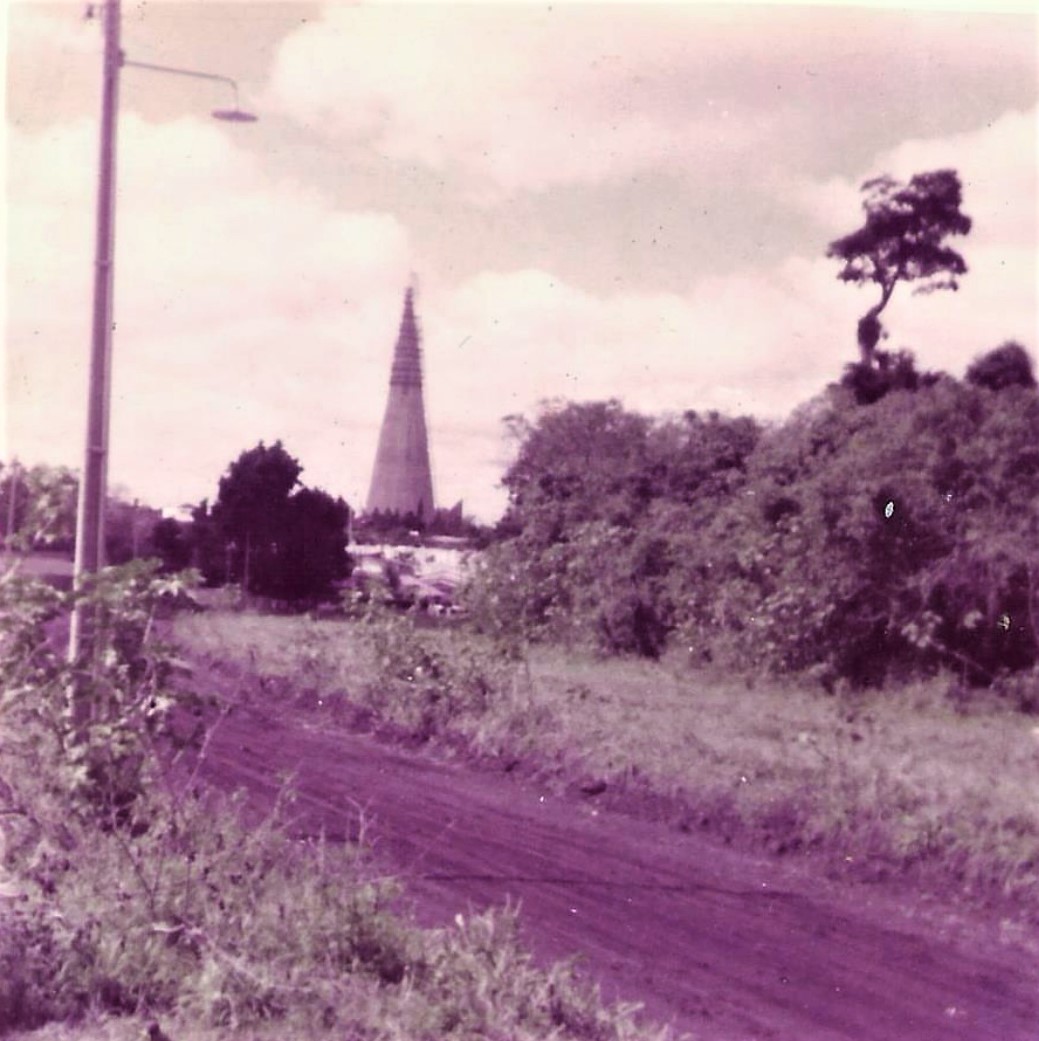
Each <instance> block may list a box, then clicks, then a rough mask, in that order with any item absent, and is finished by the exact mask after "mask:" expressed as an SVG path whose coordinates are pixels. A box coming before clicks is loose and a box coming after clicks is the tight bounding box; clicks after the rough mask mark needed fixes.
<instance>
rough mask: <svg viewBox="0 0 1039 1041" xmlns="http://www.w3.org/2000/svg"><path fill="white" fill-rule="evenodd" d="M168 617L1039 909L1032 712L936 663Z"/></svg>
mask: <svg viewBox="0 0 1039 1041" xmlns="http://www.w3.org/2000/svg"><path fill="white" fill-rule="evenodd" d="M379 625H385V626H388V628H389V629H390V630H391V633H390V635H388V636H387V635H386V634H385V633H382V632H381V630H380V629H379ZM179 633H180V635H181V636H182V637H183V638H184V639H185V640H186V641H187V642H188V643H189V644H190V645H191V646H192V647H194V648H195V649H196V651H197V652H203V653H208V654H209V655H211V656H217V657H220V658H221V659H222V660H223V661H225V662H234V663H236V666H235V667H238V668H241V669H247V670H255V671H256V672H258V673H260V674H264V675H269V676H279V677H283V678H285V679H287V680H289V681H290V684H291V685H292V686H294V687H296V688H297V689H298V688H301V687H306V686H308V685H310V686H312V687H313V689H315V690H320V691H321V692H323V693H324V694H326V695H329V696H339V697H342V698H346V699H348V700H350V701H352V702H353V703H355V704H359V705H366V706H368V707H374V708H375V709H377V710H378V712H379V713H381V714H382V716H383V717H384V718H386V719H388V720H391V721H394V722H395V723H397V724H398V725H400V726H404V727H405V728H406V729H408V730H409V732H410V733H412V734H415V735H417V736H419V737H423V738H432V739H437V738H449V739H450V742H449V743H453V744H455V745H457V743H458V742H459V741H461V742H463V743H464V745H465V746H466V747H467V748H469V749H470V750H471V751H472V752H473V753H474V754H483V755H487V754H490V755H494V756H499V757H502V758H504V759H507V760H509V761H510V762H511V763H515V762H517V761H519V762H524V763H526V764H527V765H528V766H529V768H530V769H533V770H541V771H542V772H543V774H544V775H545V776H546V777H551V776H554V777H556V778H558V779H559V783H560V784H568V783H570V784H577V783H583V784H584V785H585V786H587V783H588V782H589V781H592V782H595V784H596V787H601V786H602V785H603V784H605V791H604V794H603V796H602V797H603V798H604V799H606V800H613V801H614V803H615V804H616V805H618V806H620V807H625V806H627V807H628V808H630V809H632V810H633V811H635V812H642V813H658V814H660V815H662V816H664V817H666V818H668V819H669V820H670V821H671V822H672V823H674V824H677V825H678V826H680V827H682V828H685V829H690V830H692V829H696V830H701V831H704V832H706V833H710V834H714V835H717V836H719V837H721V838H722V839H724V840H725V841H728V842H733V843H738V844H742V845H746V846H749V847H751V848H757V849H765V850H768V851H771V852H774V853H781V854H795V853H798V854H807V853H811V854H814V855H815V856H817V857H818V858H821V860H822V861H823V863H824V864H825V865H826V867H827V868H828V869H829V870H830V871H831V872H832V871H839V872H840V873H842V874H845V875H851V876H854V877H856V878H860V879H874V880H875V879H883V878H900V879H912V880H915V882H917V883H918V884H920V885H922V886H924V887H925V888H929V889H932V890H934V891H935V892H941V893H942V894H945V895H949V894H958V895H959V896H961V897H968V898H971V899H973V900H975V901H977V902H985V901H997V902H998V903H999V904H1000V907H1001V911H1002V913H1003V914H1005V915H1007V916H1009V917H1010V918H1012V919H1017V920H1020V921H1032V922H1034V921H1039V800H1037V799H1036V798H1035V795H1036V790H1037V778H1039V737H1037V732H1036V728H1035V720H1034V719H1031V718H1029V717H1027V716H1023V715H1020V714H1018V713H1015V712H1013V711H1011V710H1009V709H1008V708H1007V707H1006V706H1005V704H1002V703H1000V702H998V701H996V700H995V699H993V700H992V701H990V702H984V701H975V702H972V703H970V705H969V706H966V707H965V706H964V704H963V703H961V702H956V701H954V700H951V699H949V698H948V697H946V696H945V689H946V687H947V684H946V683H943V682H942V681H938V680H935V681H929V682H926V683H923V682H920V683H916V684H913V685H911V686H907V687H903V688H900V689H897V690H894V689H892V690H884V691H876V692H870V693H867V694H845V695H842V696H833V695H828V694H826V693H824V692H823V691H821V690H816V689H811V688H806V687H799V686H797V685H792V684H782V683H778V682H775V681H766V682H748V681H745V680H742V679H734V678H732V677H731V676H726V675H722V674H718V673H715V674H710V673H691V672H689V671H687V669H685V668H684V667H682V666H678V665H673V664H669V663H667V662H665V663H652V662H647V661H644V660H631V659H611V660H605V661H604V660H599V659H596V658H594V657H592V656H588V655H582V654H581V653H579V652H573V651H563V650H561V649H558V648H544V647H538V648H535V649H533V650H532V651H531V652H530V654H529V657H528V658H527V659H526V660H525V661H512V660H508V659H506V658H504V657H502V656H501V655H500V654H499V653H498V652H497V651H496V649H495V647H494V645H493V644H490V643H484V642H481V641H479V640H478V639H476V638H474V637H472V636H469V635H466V634H465V633H463V632H458V631H451V632H429V631H420V630H415V629H409V628H408V623H407V622H406V620H400V619H398V620H391V621H389V622H382V623H378V624H377V625H376V626H375V629H374V635H373V627H372V625H371V624H370V623H369V624H366V623H342V622H339V623H336V622H313V621H310V620H307V619H303V618H260V617H256V616H252V617H250V616H245V615H206V616H200V617H198V618H193V619H184V620H183V621H182V623H181V624H180V628H179ZM423 669H426V672H425V674H423V672H422V670H423ZM968 708H969V711H968Z"/></svg>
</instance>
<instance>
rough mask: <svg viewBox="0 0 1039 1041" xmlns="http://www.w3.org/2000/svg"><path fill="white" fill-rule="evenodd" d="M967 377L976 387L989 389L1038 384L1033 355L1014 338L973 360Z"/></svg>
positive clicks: (1032, 386)
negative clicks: (1033, 366) (1033, 367)
mask: <svg viewBox="0 0 1039 1041" xmlns="http://www.w3.org/2000/svg"><path fill="white" fill-rule="evenodd" d="M966 379H967V382H968V383H972V384H974V386H976V387H987V388H988V389H989V390H1006V388H1007V387H1029V388H1034V387H1035V385H1036V382H1035V372H1034V371H1033V369H1032V359H1031V356H1030V355H1029V354H1028V352H1027V351H1026V350H1025V349H1024V347H1022V346H1021V345H1020V344H1019V343H1014V342H1013V341H1012V340H1010V341H1007V342H1006V343H1004V344H1003V345H1002V346H1000V347H996V348H995V349H994V350H991V351H989V352H988V353H987V354H983V355H981V357H980V358H976V359H975V360H974V361H973V362H971V364H970V365H969V366H968V368H967V373H966Z"/></svg>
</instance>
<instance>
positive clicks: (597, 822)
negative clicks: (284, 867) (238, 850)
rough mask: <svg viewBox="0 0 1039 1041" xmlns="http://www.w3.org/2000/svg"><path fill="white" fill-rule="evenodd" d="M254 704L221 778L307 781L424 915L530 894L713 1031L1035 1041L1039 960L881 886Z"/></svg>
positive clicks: (566, 928)
mask: <svg viewBox="0 0 1039 1041" xmlns="http://www.w3.org/2000/svg"><path fill="white" fill-rule="evenodd" d="M317 718H319V717H316V716H313V715H301V716H300V717H299V718H296V719H293V718H292V717H291V716H284V717H283V718H278V719H275V718H274V717H273V716H271V715H268V714H263V713H260V712H257V711H254V710H251V709H250V710H246V709H239V710H236V711H235V712H234V713H233V714H232V715H231V716H230V717H228V718H226V719H225V720H224V721H223V722H222V724H221V725H220V727H219V728H218V729H217V731H216V732H215V734H214V737H213V740H212V742H211V745H210V748H209V755H208V759H207V763H206V766H205V773H206V774H207V775H208V776H209V777H210V778H211V779H212V780H213V781H216V782H217V783H219V784H220V785H221V786H224V787H243V788H245V789H246V790H247V791H248V792H249V793H250V795H251V797H252V798H253V799H255V800H257V802H258V803H259V804H262V803H265V802H270V800H272V799H273V797H274V794H275V792H276V791H277V789H278V787H279V780H278V775H279V773H282V772H292V773H294V774H295V775H296V780H297V789H298V796H297V799H296V802H295V810H296V812H297V815H298V822H297V826H298V827H299V828H300V829H301V830H302V831H305V832H310V833H317V832H318V831H319V830H322V829H323V830H325V832H326V833H327V834H330V835H333V836H340V837H344V838H346V837H353V836H354V835H355V834H356V832H357V828H358V821H359V815H360V813H362V812H363V814H364V816H365V819H366V822H367V823H366V827H365V835H366V838H367V839H368V840H369V841H373V842H374V847H375V852H376V856H377V857H378V858H379V859H380V861H382V862H384V863H385V864H386V865H387V866H388V867H389V869H390V870H392V871H393V872H394V873H395V874H397V875H398V876H399V877H401V879H402V880H403V882H404V884H405V886H406V889H407V894H408V897H409V900H411V901H414V904H415V909H416V912H417V914H418V917H419V919H420V920H422V921H424V922H426V923H427V924H443V923H445V922H448V921H450V919H451V918H452V917H453V915H454V914H456V913H457V912H459V911H465V910H466V909H467V908H469V907H484V906H488V905H500V904H502V903H503V902H505V901H506V900H511V901H513V902H516V901H519V902H520V903H521V906H522V912H521V922H522V923H523V928H524V935H525V938H526V940H527V942H528V943H529V944H530V945H531V946H532V948H533V949H534V951H535V952H536V953H537V954H538V956H539V957H542V958H546V959H549V958H560V957H568V956H572V955H578V956H579V958H580V961H581V964H582V965H583V966H584V968H585V969H586V971H587V972H588V973H589V975H591V976H592V977H593V978H595V979H597V980H598V981H599V982H600V983H601V985H602V986H603V990H604V994H605V995H606V996H607V997H610V998H623V999H624V1000H636V1001H641V1002H642V1003H643V1004H644V1006H645V1010H646V1013H647V1015H648V1016H651V1017H652V1018H654V1019H657V1020H660V1021H663V1022H672V1023H673V1024H674V1025H675V1026H676V1027H677V1028H678V1029H679V1030H687V1031H689V1032H690V1033H692V1034H693V1035H694V1036H695V1037H696V1038H702V1039H705V1041H765V1039H769V1041H1037V1039H1039V971H1037V970H1036V968H1035V966H1033V965H1030V964H1028V963H1027V961H1026V960H1025V959H1023V958H1022V957H1020V956H1015V954H1014V952H1013V951H1011V950H1010V949H1009V948H1004V947H1001V946H999V945H998V944H996V943H994V942H992V941H991V938H990V937H987V936H984V935H981V934H980V932H979V935H978V937H977V942H976V943H974V944H972V946H971V949H970V950H965V949H964V948H963V945H962V944H960V945H959V946H953V945H952V944H950V943H947V942H942V941H937V940H935V939H933V938H931V937H929V936H927V935H926V934H924V933H923V932H922V931H921V930H922V927H921V926H920V925H919V924H918V923H916V924H914V923H912V922H910V921H908V919H906V918H905V917H904V916H897V915H892V914H891V913H890V909H889V908H886V907H885V906H884V904H883V902H882V901H879V900H873V899H871V898H870V896H869V894H868V893H867V891H866V890H865V889H864V888H863V887H855V888H851V887H847V888H845V889H844V890H843V891H842V892H843V894H844V899H843V900H838V899H835V898H834V895H833V887H832V886H831V887H827V886H821V885H820V886H816V885H813V881H812V879H811V878H810V876H807V875H798V874H795V873H794V872H790V871H784V872H782V873H780V871H779V869H778V867H777V866H776V865H774V864H770V863H769V862H767V861H761V860H757V859H755V858H752V857H747V856H741V855H740V854H738V853H736V852H734V851H732V850H726V849H721V848H719V847H716V846H714V845H712V844H711V843H709V842H708V841H706V840H704V839H702V838H701V837H698V836H693V835H683V834H680V833H677V832H673V831H669V830H668V829H666V828H663V827H661V826H655V825H650V824H643V823H640V822H637V821H632V820H630V819H628V818H625V817H621V816H618V815H614V814H610V813H606V812H603V813H599V814H595V812H594V811H593V810H591V809H590V808H589V804H588V803H587V802H576V801H572V800H568V799H561V798H556V797H553V796H549V795H547V794H542V793H539V792H537V791H536V790H535V789H534V788H533V787H530V786H522V785H520V784H517V783H514V782H512V781H511V780H509V779H508V778H506V777H503V776H500V775H494V774H487V773H477V772H471V771H467V770H465V769H464V768H462V767H459V766H457V765H453V764H448V763H442V762H436V761H433V760H430V759H427V758H425V757H422V756H418V755H411V754H408V753H407V752H404V751H401V750H399V749H394V748H390V747H387V746H384V745H381V744H379V743H377V742H376V741H375V740H373V739H371V738H368V737H365V736H361V735H357V734H352V733H349V732H347V731H346V730H342V729H336V728H335V727H334V726H333V725H332V724H331V723H329V724H328V726H327V728H326V727H325V726H324V725H322V728H321V729H318V728H317V727H316V726H315V720H316V719H317Z"/></svg>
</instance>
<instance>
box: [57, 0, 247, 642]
mask: <svg viewBox="0 0 1039 1041" xmlns="http://www.w3.org/2000/svg"><path fill="white" fill-rule="evenodd" d="M100 16H101V19H102V22H103V29H104V39H105V47H104V71H103V83H102V93H101V157H100V169H99V174H98V185H97V238H96V245H95V252H94V318H93V325H92V331H91V340H90V375H89V388H88V392H87V434H86V445H85V449H84V454H83V476H82V479H81V481H80V485H79V502H78V504H77V508H76V557H75V564H74V567H73V571H74V575H75V579H74V581H75V588H76V590H77V591H81V590H82V589H83V587H84V585H85V583H86V582H87V581H88V579H89V576H90V575H93V574H96V573H97V572H98V571H99V570H100V569H101V567H102V566H103V564H104V557H105V498H106V486H107V482H108V425H109V415H110V412H111V397H112V391H111V388H112V371H111V370H112V325H113V323H112V313H113V311H112V286H113V277H114V274H115V171H116V163H115V143H116V126H117V122H118V115H119V73H120V71H121V69H122V68H123V66H124V65H130V66H133V67H135V68H140V69H149V70H151V71H153V72H166V73H174V74H176V75H180V76H194V77H196V78H198V79H208V80H218V81H220V82H223V83H227V84H229V85H230V86H231V89H232V90H233V91H234V99H235V104H234V108H231V109H217V110H216V111H214V112H213V117H214V118H215V119H222V120H224V121H226V122H231V123H252V122H255V120H256V117H255V116H254V115H252V114H251V113H249V112H243V111H242V109H241V108H240V107H239V104H238V84H237V83H236V82H235V81H234V80H233V79H231V78H230V77H229V76H218V75H215V74H213V73H208V72H196V71H194V70H191V69H177V68H173V67H171V66H168V65H151V64H148V63H146V62H134V61H127V60H126V56H125V55H124V54H123V52H122V49H121V41H120V27H121V12H120V0H105V2H104V3H103V4H101V5H100ZM90 622H91V619H90V618H89V617H88V612H87V609H86V606H85V605H84V604H83V602H82V600H80V601H79V602H78V603H77V604H76V605H75V607H74V609H73V612H72V621H71V625H70V628H69V649H68V657H69V661H71V662H77V661H79V659H80V657H81V656H82V654H83V652H84V649H85V648H86V647H88V646H89V645H90V644H91V643H92V641H91V639H90V635H89V632H88V630H89V629H90V627H91V626H90Z"/></svg>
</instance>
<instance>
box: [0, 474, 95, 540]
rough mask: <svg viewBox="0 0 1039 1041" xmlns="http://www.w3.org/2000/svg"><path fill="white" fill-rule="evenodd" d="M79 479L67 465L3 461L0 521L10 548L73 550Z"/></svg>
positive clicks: (0, 485) (0, 486)
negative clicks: (28, 465) (23, 463)
mask: <svg viewBox="0 0 1039 1041" xmlns="http://www.w3.org/2000/svg"><path fill="white" fill-rule="evenodd" d="M78 490H79V479H78V478H77V477H76V474H75V473H74V472H73V471H72V470H69V469H68V468H67V467H64V466H47V465H44V464H41V465H38V466H31V467H24V466H21V465H19V464H18V463H17V462H11V463H9V464H7V465H6V466H5V465H3V464H2V463H0V524H2V525H3V532H4V540H5V542H6V544H7V547H8V548H18V549H21V550H29V549H51V550H67V551H71V550H72V548H73V545H74V543H75V538H76V496H77V494H78Z"/></svg>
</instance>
